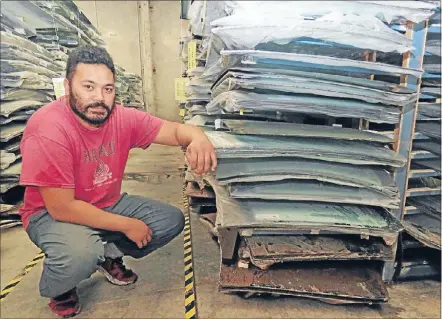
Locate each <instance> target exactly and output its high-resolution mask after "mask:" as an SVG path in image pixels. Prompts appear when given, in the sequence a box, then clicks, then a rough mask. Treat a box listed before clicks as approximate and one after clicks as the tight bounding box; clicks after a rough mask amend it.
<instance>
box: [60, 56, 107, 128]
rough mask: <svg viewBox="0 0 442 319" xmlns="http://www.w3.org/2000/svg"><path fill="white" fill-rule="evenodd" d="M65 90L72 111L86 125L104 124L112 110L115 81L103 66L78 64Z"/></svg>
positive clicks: (66, 81)
mask: <svg viewBox="0 0 442 319" xmlns="http://www.w3.org/2000/svg"><path fill="white" fill-rule="evenodd" d="M65 90H66V92H69V93H68V100H69V105H70V106H71V108H72V111H74V113H75V114H77V115H78V116H79V117H80V118H81V119H82V120H84V121H85V122H87V123H88V124H91V125H94V126H98V125H100V124H103V123H105V122H106V121H107V119H108V118H109V116H110V115H111V113H112V111H113V109H114V106H115V79H114V75H113V74H112V71H111V70H109V68H108V67H107V66H105V65H104V64H84V63H80V64H78V65H77V67H76V68H75V72H74V74H73V76H72V79H71V81H68V80H65Z"/></svg>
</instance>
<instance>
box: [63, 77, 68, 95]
mask: <svg viewBox="0 0 442 319" xmlns="http://www.w3.org/2000/svg"><path fill="white" fill-rule="evenodd" d="M63 86H64V95H69V92H70V90H69V86H70V84H69V80H68V79H64V81H63Z"/></svg>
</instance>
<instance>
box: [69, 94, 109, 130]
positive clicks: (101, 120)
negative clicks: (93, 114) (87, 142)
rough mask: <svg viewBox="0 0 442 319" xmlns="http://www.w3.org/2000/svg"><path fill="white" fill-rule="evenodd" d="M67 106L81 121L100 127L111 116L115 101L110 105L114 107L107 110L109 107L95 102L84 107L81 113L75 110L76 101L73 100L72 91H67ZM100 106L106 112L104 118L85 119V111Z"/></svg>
mask: <svg viewBox="0 0 442 319" xmlns="http://www.w3.org/2000/svg"><path fill="white" fill-rule="evenodd" d="M69 105H70V107H71V109H72V111H73V112H74V113H75V114H77V115H78V116H79V117H80V118H81V119H82V120H83V121H85V122H87V123H89V124H92V125H100V124H104V123H105V122H106V121H107V120H108V119H109V117H110V116H111V114H112V112H113V110H114V108H115V99H114V102H113V103H112V105H113V106H114V107H112V108H109V106H107V105H106V104H104V102H95V103H91V104H89V105H87V106H86V108H85V109H84V110H83V111H80V110H79V109H78V108H77V105H78V104H77V99H76V98H75V95H74V93H73V92H72V89H70V90H69ZM99 106H101V107H102V108H104V109H105V110H106V112H107V114H106V116H105V117H103V118H89V117H87V111H88V110H89V109H90V108H95V107H99Z"/></svg>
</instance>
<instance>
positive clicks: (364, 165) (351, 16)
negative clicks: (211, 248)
mask: <svg viewBox="0 0 442 319" xmlns="http://www.w3.org/2000/svg"><path fill="white" fill-rule="evenodd" d="M195 3H197V1H195V2H194V3H193V4H192V7H193V6H194V5H195V6H199V7H201V8H203V9H204V10H203V9H202V10H201V11H200V13H199V14H197V13H195V12H193V15H190V14H189V16H190V18H191V31H192V34H196V33H197V32H196V31H199V30H200V29H201V28H202V27H203V26H207V25H208V24H210V27H211V35H210V38H209V41H208V44H207V46H205V45H204V44H205V43H206V40H207V39H206V38H205V37H207V36H206V35H205V34H203V35H202V40H200V41H202V43H201V45H198V43H197V56H198V54H206V55H207V58H206V63H205V65H204V68H203V67H202V66H201V65H200V63H199V62H197V63H196V67H195V68H193V69H190V70H188V71H187V75H188V76H189V77H190V80H189V84H188V86H187V94H188V99H187V102H186V105H185V108H186V114H185V116H184V120H185V121H186V122H187V123H192V124H195V125H198V126H201V127H202V128H203V129H204V130H205V131H206V133H207V135H208V136H209V139H210V140H211V141H212V143H213V145H214V146H215V149H216V152H217V156H218V159H219V166H218V168H217V170H216V173H215V174H214V175H211V176H204V177H202V178H199V177H197V176H194V175H193V174H192V172H187V174H186V180H187V181H189V182H190V184H188V189H187V191H186V194H188V195H189V196H190V197H191V199H192V201H191V202H190V204H191V205H192V202H195V204H197V205H200V206H201V205H202V204H201V203H202V202H203V199H204V201H209V200H210V199H211V198H213V197H215V200H216V202H215V205H216V217H215V215H213V214H212V216H211V217H204V216H203V217H202V218H203V219H205V220H206V221H208V222H210V223H212V225H213V227H212V232H213V233H214V234H215V235H216V236H217V237H218V241H219V243H220V247H221V257H222V258H221V269H220V283H219V285H220V286H219V288H220V290H221V291H225V292H237V293H247V295H251V294H262V293H268V294H279V295H293V296H302V297H308V298H316V299H319V300H322V301H325V302H329V303H382V302H386V301H387V300H388V293H387V290H386V288H385V285H384V283H383V280H382V276H381V271H380V269H381V268H382V265H383V262H386V261H393V260H394V258H395V244H396V242H397V238H398V233H399V232H400V231H401V229H402V226H401V225H400V223H399V221H398V220H396V219H395V218H394V217H393V216H392V215H391V214H390V211H391V210H392V209H398V208H399V206H400V197H399V191H398V187H397V185H396V184H395V182H394V178H393V174H394V171H395V169H396V168H398V167H403V166H404V165H405V163H406V159H405V158H404V157H403V156H401V155H400V154H399V153H396V152H394V151H393V150H392V144H393V139H391V138H389V137H388V136H386V135H384V134H380V133H376V132H372V131H367V130H365V131H364V130H360V128H362V127H363V124H364V123H366V122H370V123H376V125H396V124H398V123H399V122H400V117H401V114H402V112H403V110H404V109H407V108H410V107H411V108H413V107H414V105H415V104H416V101H417V98H418V95H417V88H414V89H413V88H407V87H404V86H401V85H399V83H400V77H401V76H402V77H403V76H405V75H406V76H408V77H414V78H419V77H420V76H421V74H422V70H418V69H410V68H404V67H401V66H398V65H397V63H395V62H394V61H397V58H398V56H400V55H401V54H403V53H406V52H409V51H411V50H412V44H411V40H410V39H408V38H407V37H406V36H404V35H403V34H401V33H399V32H397V31H394V30H392V29H391V28H390V27H389V25H393V24H403V23H404V22H405V21H407V20H408V21H413V22H421V21H423V20H425V19H427V18H428V17H429V16H431V15H432V14H433V9H434V8H435V5H433V4H428V3H424V2H419V1H415V2H398V1H388V2H383V1H363V2H361V1H328V2H324V3H323V5H321V6H317V5H316V4H313V3H312V2H308V1H296V2H265V1H264V2H260V1H247V2H231V1H225V2H224V4H220V3H218V4H217V9H219V6H221V7H222V6H223V5H224V10H215V9H213V10H214V11H213V12H218V13H219V14H218V16H219V19H215V17H214V16H213V15H210V14H209V12H212V11H210V8H211V6H210V5H209V3H210V2H209V1H208V2H207V3H205V4H203V5H200V4H195ZM192 7H191V9H190V10H192ZM193 16H196V17H199V19H198V18H195V19H193V18H192V17H193ZM207 20H212V21H211V22H207ZM199 21H201V22H199ZM189 43H190V42H189ZM198 48H199V49H200V51H198ZM373 51H374V52H376V53H378V52H379V54H378V57H379V60H381V61H382V62H374V61H373V60H374V59H373V58H372V59H371V61H367V60H369V59H370V56H371V57H373V54H372V52H373ZM189 52H190V51H189ZM187 59H189V55H187ZM379 60H378V61H379ZM197 185H199V187H203V188H204V191H203V192H202V193H198V191H197V190H198V189H197V188H198V187H197ZM208 211H209V212H211V213H214V212H213V210H212V211H210V209H209V210H208ZM200 212H201V211H200ZM204 212H207V211H204ZM362 287H364V288H362Z"/></svg>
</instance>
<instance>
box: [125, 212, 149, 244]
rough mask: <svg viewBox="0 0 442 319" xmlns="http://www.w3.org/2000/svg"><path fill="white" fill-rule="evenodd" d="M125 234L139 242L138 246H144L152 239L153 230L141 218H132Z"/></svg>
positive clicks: (136, 242)
mask: <svg viewBox="0 0 442 319" xmlns="http://www.w3.org/2000/svg"><path fill="white" fill-rule="evenodd" d="M124 234H125V235H126V236H127V238H129V239H130V240H132V241H133V242H134V243H135V244H137V246H138V248H140V249H141V248H143V247H144V246H146V245H147V244H148V243H149V242H150V241H151V240H152V230H151V229H150V228H149V227H147V225H146V224H145V223H144V222H142V221H141V220H139V219H135V218H131V221H130V222H129V223H128V227H127V230H125V231H124Z"/></svg>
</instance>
